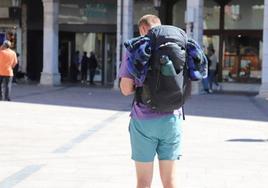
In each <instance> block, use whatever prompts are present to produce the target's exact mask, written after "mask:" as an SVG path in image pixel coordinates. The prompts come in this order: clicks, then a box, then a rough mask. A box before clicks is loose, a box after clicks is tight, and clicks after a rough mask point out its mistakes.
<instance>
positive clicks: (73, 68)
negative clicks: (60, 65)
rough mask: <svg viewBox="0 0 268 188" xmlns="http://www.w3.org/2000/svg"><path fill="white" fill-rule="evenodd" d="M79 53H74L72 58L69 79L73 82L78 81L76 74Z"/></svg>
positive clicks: (77, 71)
mask: <svg viewBox="0 0 268 188" xmlns="http://www.w3.org/2000/svg"><path fill="white" fill-rule="evenodd" d="M79 55H80V52H79V51H76V52H75V54H74V55H73V58H72V63H71V79H72V81H73V82H77V80H78V74H79V64H80V58H79Z"/></svg>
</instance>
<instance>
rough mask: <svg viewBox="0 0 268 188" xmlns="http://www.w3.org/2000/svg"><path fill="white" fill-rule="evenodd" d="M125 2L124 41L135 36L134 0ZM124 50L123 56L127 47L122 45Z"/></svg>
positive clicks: (123, 15) (123, 14)
mask: <svg viewBox="0 0 268 188" xmlns="http://www.w3.org/2000/svg"><path fill="white" fill-rule="evenodd" d="M122 3H123V9H122V10H123V12H122V17H123V20H122V21H123V23H122V27H123V28H122V31H123V32H122V42H125V41H126V40H128V39H130V38H132V37H133V0H124V1H122ZM122 48H123V49H122V50H123V54H122V55H123V57H122V58H124V56H125V52H126V48H124V46H122Z"/></svg>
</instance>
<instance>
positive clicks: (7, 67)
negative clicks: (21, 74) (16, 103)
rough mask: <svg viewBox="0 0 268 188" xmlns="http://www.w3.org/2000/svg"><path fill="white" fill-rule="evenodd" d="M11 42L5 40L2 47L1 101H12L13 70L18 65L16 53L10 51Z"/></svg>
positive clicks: (0, 48)
mask: <svg viewBox="0 0 268 188" xmlns="http://www.w3.org/2000/svg"><path fill="white" fill-rule="evenodd" d="M10 47H11V42H10V41H8V40H5V41H4V43H3V45H2V46H1V47H0V86H1V89H0V100H6V101H10V100H11V99H10V93H11V85H12V80H13V76H14V74H13V68H14V67H15V66H16V64H17V63H18V61H17V55H16V53H15V52H14V51H13V50H11V49H10Z"/></svg>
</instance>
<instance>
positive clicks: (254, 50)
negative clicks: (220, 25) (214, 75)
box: [222, 35, 262, 83]
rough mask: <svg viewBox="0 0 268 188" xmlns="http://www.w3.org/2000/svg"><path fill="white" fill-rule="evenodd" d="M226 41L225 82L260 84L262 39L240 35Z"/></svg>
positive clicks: (229, 37) (230, 37) (227, 38)
mask: <svg viewBox="0 0 268 188" xmlns="http://www.w3.org/2000/svg"><path fill="white" fill-rule="evenodd" d="M224 41H225V43H224V52H225V53H224V59H223V72H222V74H223V81H225V82H248V83H252V82H260V79H261V62H262V59H261V57H262V50H261V49H262V42H261V39H260V38H256V37H250V36H242V35H238V36H236V37H233V36H228V37H226V38H225V40H224Z"/></svg>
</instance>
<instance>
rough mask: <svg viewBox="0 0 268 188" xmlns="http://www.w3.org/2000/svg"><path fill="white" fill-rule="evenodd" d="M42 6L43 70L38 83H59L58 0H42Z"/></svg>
mask: <svg viewBox="0 0 268 188" xmlns="http://www.w3.org/2000/svg"><path fill="white" fill-rule="evenodd" d="M43 6H44V45H43V72H42V75H41V81H40V84H43V85H59V84H60V75H59V73H58V43H59V41H58V32H59V24H58V13H59V0H43Z"/></svg>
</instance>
